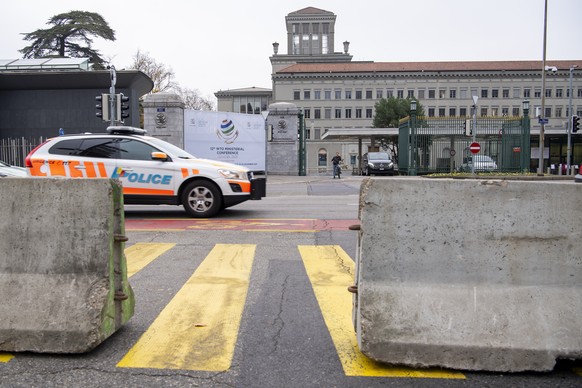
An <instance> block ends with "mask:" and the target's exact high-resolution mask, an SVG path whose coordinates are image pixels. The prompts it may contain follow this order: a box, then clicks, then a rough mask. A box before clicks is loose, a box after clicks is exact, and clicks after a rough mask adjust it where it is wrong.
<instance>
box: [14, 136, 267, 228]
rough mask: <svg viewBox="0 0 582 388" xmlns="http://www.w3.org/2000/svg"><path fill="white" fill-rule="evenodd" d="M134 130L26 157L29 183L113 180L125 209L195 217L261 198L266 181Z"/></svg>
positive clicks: (60, 141) (74, 140) (47, 147)
mask: <svg viewBox="0 0 582 388" xmlns="http://www.w3.org/2000/svg"><path fill="white" fill-rule="evenodd" d="M145 133H146V131H145V130H143V129H140V128H133V127H123V126H120V127H115V126H114V127H109V128H108V129H107V133H94V134H90V133H85V134H78V135H66V136H59V137H55V138H52V139H49V140H47V141H46V142H45V143H43V144H41V145H40V146H38V147H36V148H35V149H34V150H32V151H31V152H30V154H28V156H27V157H26V169H27V172H28V175H30V176H33V177H67V178H117V179H120V180H121V182H122V185H123V194H124V195H123V197H124V202H125V203H126V204H170V205H180V204H181V205H183V206H184V209H186V211H187V212H188V213H189V214H190V215H191V216H193V217H201V218H206V217H212V216H213V215H215V214H217V213H218V212H220V211H221V210H223V209H225V208H227V207H230V206H234V205H236V204H239V203H241V202H244V201H246V200H248V199H261V197H262V196H264V192H265V190H264V185H265V180H264V179H254V177H253V173H252V172H251V171H249V170H248V169H247V168H245V167H241V166H237V165H234V164H230V163H223V162H218V161H213V160H208V159H199V158H196V157H195V156H192V155H190V154H189V153H187V152H186V151H184V150H182V149H180V148H179V147H176V146H174V145H172V144H170V143H168V142H165V141H163V140H160V139H157V138H154V137H150V136H145Z"/></svg>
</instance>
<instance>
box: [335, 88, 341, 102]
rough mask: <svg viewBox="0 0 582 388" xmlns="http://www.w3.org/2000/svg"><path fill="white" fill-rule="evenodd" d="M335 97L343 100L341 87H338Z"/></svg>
mask: <svg viewBox="0 0 582 388" xmlns="http://www.w3.org/2000/svg"><path fill="white" fill-rule="evenodd" d="M335 99H336V100H341V99H342V91H341V89H336V90H335Z"/></svg>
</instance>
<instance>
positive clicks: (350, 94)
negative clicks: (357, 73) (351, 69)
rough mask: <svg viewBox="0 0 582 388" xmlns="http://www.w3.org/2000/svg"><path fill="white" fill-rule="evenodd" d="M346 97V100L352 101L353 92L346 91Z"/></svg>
mask: <svg viewBox="0 0 582 388" xmlns="http://www.w3.org/2000/svg"><path fill="white" fill-rule="evenodd" d="M345 96H346V100H351V99H352V91H351V90H346V92H345Z"/></svg>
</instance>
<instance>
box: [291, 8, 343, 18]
mask: <svg viewBox="0 0 582 388" xmlns="http://www.w3.org/2000/svg"><path fill="white" fill-rule="evenodd" d="M328 14H333V12H329V11H326V10H324V9H319V8H315V7H305V8H302V9H300V10H298V11H294V12H291V13H290V14H289V15H288V16H296V15H301V16H304V15H328Z"/></svg>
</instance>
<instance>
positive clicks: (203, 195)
mask: <svg viewBox="0 0 582 388" xmlns="http://www.w3.org/2000/svg"><path fill="white" fill-rule="evenodd" d="M182 205H183V206H184V209H185V210H186V212H188V214H190V215H191V216H192V217H197V218H207V217H212V216H213V215H215V214H216V213H218V212H219V211H220V209H221V208H222V195H221V193H220V190H219V189H218V188H217V187H216V186H215V185H214V184H213V183H211V182H207V181H202V180H197V181H192V182H190V183H189V184H188V186H186V189H184V192H183V193H182Z"/></svg>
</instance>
